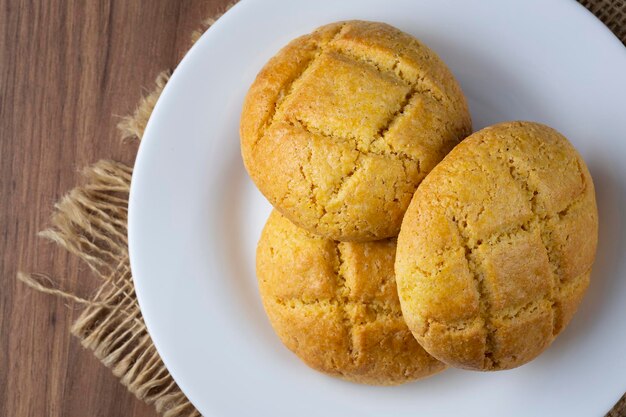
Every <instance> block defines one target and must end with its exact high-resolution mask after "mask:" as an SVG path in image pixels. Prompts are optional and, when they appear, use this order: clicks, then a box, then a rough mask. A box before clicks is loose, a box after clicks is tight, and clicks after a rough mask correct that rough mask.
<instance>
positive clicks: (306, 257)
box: [257, 210, 445, 385]
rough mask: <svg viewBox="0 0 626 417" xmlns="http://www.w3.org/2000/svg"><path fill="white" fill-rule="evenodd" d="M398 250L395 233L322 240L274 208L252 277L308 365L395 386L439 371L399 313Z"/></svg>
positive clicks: (279, 328)
mask: <svg viewBox="0 0 626 417" xmlns="http://www.w3.org/2000/svg"><path fill="white" fill-rule="evenodd" d="M395 250H396V243H395V239H386V240H380V241H376V242H368V243H350V242H335V241H332V240H328V239H323V238H321V237H317V236H315V235H312V234H311V233H309V232H307V231H305V230H303V229H300V228H299V227H297V226H295V225H294V224H293V223H291V222H290V221H289V220H287V219H286V218H285V217H284V216H282V215H281V214H280V213H278V212H277V211H276V210H274V211H273V212H272V214H271V215H270V218H269V219H268V221H267V224H266V225H265V228H264V230H263V233H262V235H261V239H260V241H259V245H258V248H257V276H258V281H259V290H260V292H261V297H262V299H263V305H264V306H265V311H266V312H267V315H268V317H269V319H270V322H271V324H272V326H273V327H274V330H275V331H276V333H277V334H278V336H279V337H280V339H281V340H282V342H283V343H284V344H285V346H287V348H289V349H290V350H291V351H293V352H294V353H295V354H296V355H298V357H300V359H302V360H303V361H304V362H305V363H306V364H307V365H309V366H310V367H312V368H313V369H316V370H318V371H321V372H324V373H327V374H329V375H333V376H337V377H341V378H344V379H346V380H350V381H354V382H360V383H364V384H375V385H396V384H401V383H404V382H407V381H411V380H414V379H418V378H424V377H427V376H429V375H432V374H434V373H437V372H439V371H441V370H443V369H444V368H445V366H444V365H443V364H442V363H441V362H439V361H437V360H435V359H434V358H433V357H432V356H430V355H429V354H428V353H426V352H425V351H424V349H422V348H421V347H420V346H419V344H418V343H417V341H416V340H415V338H414V337H413V335H412V334H411V332H410V331H409V329H408V328H407V326H406V324H405V322H404V320H403V318H402V312H401V310H400V304H399V301H398V295H397V291H396V283H395V280H394V272H393V264H394V257H395Z"/></svg>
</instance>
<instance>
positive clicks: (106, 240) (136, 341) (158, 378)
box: [18, 0, 626, 417]
mask: <svg viewBox="0 0 626 417" xmlns="http://www.w3.org/2000/svg"><path fill="white" fill-rule="evenodd" d="M580 3H581V4H583V5H584V6H585V7H587V8H588V9H589V10H590V11H591V12H593V13H594V14H595V15H596V16H597V17H598V18H600V19H601V20H602V21H603V22H604V23H605V24H606V25H607V26H608V27H609V28H610V29H611V30H612V31H613V32H614V33H615V34H616V35H617V36H618V37H619V38H620V40H621V41H622V42H623V43H624V44H626V0H596V1H592V0H581V1H580ZM227 8H228V7H227ZM215 19H217V16H214V17H212V18H209V19H207V20H206V21H204V22H203V23H202V26H201V27H200V29H199V30H198V31H196V32H194V33H193V35H192V41H194V42H195V40H197V39H198V37H199V36H200V34H202V32H204V30H206V29H207V28H208V27H209V26H210V25H211V24H212V23H213V22H214V21H215ZM168 78H169V73H168V72H163V73H162V74H160V75H159V76H158V78H157V80H156V86H155V87H154V90H153V91H152V93H150V94H149V95H147V96H146V97H145V98H143V99H142V100H141V102H140V103H139V105H138V106H137V109H136V110H135V112H134V114H133V115H131V116H128V117H126V118H124V120H123V121H122V122H121V123H120V125H119V127H120V130H121V133H122V137H124V138H126V139H128V138H135V139H141V136H142V135H143V131H144V129H145V127H146V124H147V122H148V118H149V117H150V114H151V113H152V109H153V108H154V105H155V103H156V101H157V99H158V98H159V95H160V94H161V91H162V90H163V88H164V87H165V84H166V83H167V80H168ZM83 176H84V179H83V181H82V184H81V185H79V186H78V187H76V188H75V189H73V190H72V191H70V192H69V193H68V194H67V195H66V196H65V197H64V198H63V199H62V200H61V201H60V202H59V203H57V204H56V206H55V212H54V214H53V216H52V219H51V227H50V228H49V229H48V230H46V231H44V232H42V233H41V236H42V237H44V238H46V239H50V240H52V241H53V242H55V243H57V244H58V245H60V246H61V247H63V248H65V249H66V250H68V251H69V252H71V253H73V254H74V255H76V256H78V257H79V258H81V259H82V260H83V261H84V262H85V263H86V264H87V265H88V266H89V268H90V269H91V270H92V271H93V274H94V275H95V276H96V277H97V278H98V279H100V281H101V285H100V287H99V289H98V291H97V292H96V293H95V295H94V296H93V297H91V298H90V299H88V300H86V299H82V298H80V297H77V296H74V295H71V294H67V293H65V292H63V291H61V290H58V289H55V287H54V286H53V285H52V284H51V283H50V282H49V281H48V278H47V277H46V276H45V275H40V274H23V273H20V274H19V276H18V278H19V279H20V280H21V281H23V282H25V283H26V284H28V285H30V286H32V287H34V288H35V289H38V290H40V291H43V292H47V293H51V294H55V295H59V296H63V297H67V298H70V299H72V300H74V301H77V302H80V303H82V304H84V305H85V308H84V310H83V311H82V313H81V315H80V316H79V317H78V319H77V320H76V322H74V323H73V325H72V328H71V332H72V334H73V335H75V336H76V337H78V338H79V339H80V341H81V343H82V345H83V346H84V347H86V348H88V349H90V350H91V351H92V352H93V353H94V355H95V356H96V357H97V358H98V359H99V360H100V361H102V363H104V365H106V366H107V367H109V368H110V369H111V370H112V372H113V373H114V374H115V376H117V377H118V378H119V379H120V381H121V382H122V384H124V385H125V386H126V387H127V388H128V390H129V391H131V392H132V393H133V394H135V395H136V396H137V397H138V398H139V399H141V400H143V401H145V402H147V403H149V404H154V406H155V408H156V410H157V412H159V413H161V414H162V415H163V416H166V417H188V416H189V417H190V416H199V415H200V413H199V412H198V411H197V410H196V409H195V408H194V407H193V405H192V404H191V403H190V402H189V400H188V399H187V398H186V397H185V395H184V394H183V393H182V391H181V390H180V389H179V388H178V386H177V385H176V383H175V382H174V380H173V379H172V377H171V376H170V374H169V372H168V371H167V369H166V368H165V366H164V364H163V362H162V361H161V358H160V357H159V355H158V353H157V351H156V349H155V347H154V345H153V344H152V341H151V339H150V336H149V335H148V332H147V330H146V326H145V324H144V321H143V319H142V316H141V312H140V310H139V305H138V303H137V298H136V295H135V289H134V287H133V282H132V277H131V272H130V265H129V260H128V240H127V237H126V236H127V215H128V197H129V191H130V180H131V176H132V168H131V167H128V166H125V165H123V164H120V163H117V162H113V161H106V160H103V161H99V162H97V163H96V164H94V165H92V166H90V167H88V168H86V169H85V170H84V171H83ZM606 415H607V416H608V417H626V394H625V395H624V396H623V397H622V398H621V399H620V400H619V401H618V403H617V404H616V405H615V406H614V407H613V409H611V410H610V411H609V412H608V413H607V414H606Z"/></svg>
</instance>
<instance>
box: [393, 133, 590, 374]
mask: <svg viewBox="0 0 626 417" xmlns="http://www.w3.org/2000/svg"><path fill="white" fill-rule="evenodd" d="M597 238H598V215H597V208H596V200H595V192H594V186H593V181H592V179H591V176H590V175H589V171H588V170H587V167H586V166H585V162H584V161H583V160H582V158H581V157H580V155H579V154H578V153H577V152H576V150H575V149H574V148H573V147H572V145H571V144H570V143H569V142H568V141H567V139H566V138H564V137H563V136H562V135H561V134H559V133H558V132H556V131H555V130H553V129H551V128H549V127H547V126H544V125H540V124H537V123H530V122H510V123H503V124H499V125H496V126H492V127H488V128H486V129H483V130H481V131H479V132H477V133H474V134H473V135H471V136H470V137H468V138H467V139H465V140H464V141H463V142H462V143H461V144H459V145H458V146H457V147H456V148H455V149H454V150H452V152H450V153H449V154H448V155H447V156H446V157H445V159H444V160H443V161H442V162H441V163H440V164H439V165H437V167H436V168H435V169H433V170H432V172H431V173H430V174H429V175H428V177H426V179H424V181H423V182H422V184H421V185H420V187H419V189H418V190H417V191H416V193H415V196H414V197H413V200H412V201H411V205H410V206H409V208H408V210H407V213H406V217H405V218H404V222H403V224H402V230H401V232H400V235H399V237H398V252H397V258H396V274H397V280H398V292H399V296H400V302H401V305H402V311H403V313H404V317H405V319H406V321H407V324H408V326H409V328H410V329H411V330H412V332H413V334H414V335H415V337H416V338H417V340H418V341H419V342H420V344H421V345H422V346H423V347H424V348H425V349H426V350H427V351H428V352H429V353H430V354H432V355H433V356H434V357H436V358H437V359H439V360H441V361H443V362H445V363H447V364H449V365H451V366H455V367H459V368H466V369H474V370H499V369H509V368H514V367H516V366H519V365H522V364H524V363H526V362H528V361H530V360H531V359H533V358H535V357H536V356H537V355H539V354H540V353H541V352H542V351H543V350H544V349H546V348H547V347H548V346H549V345H550V343H551V342H552V341H553V340H554V338H555V337H556V336H557V335H558V334H559V333H560V332H561V331H562V330H563V328H564V327H565V326H566V325H567V323H568V322H569V321H570V319H571V318H572V316H573V314H574V313H575V311H576V309H577V307H578V305H579V303H580V301H581V299H582V298H583V295H584V294H585V291H586V289H587V286H588V284H589V276H590V273H591V265H592V263H593V261H594V257H595V252H596V245H597Z"/></svg>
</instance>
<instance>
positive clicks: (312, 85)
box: [240, 21, 471, 241]
mask: <svg viewBox="0 0 626 417" xmlns="http://www.w3.org/2000/svg"><path fill="white" fill-rule="evenodd" d="M470 132H471V121H470V115H469V112H468V109H467V105H466V103H465V98H464V97H463V94H462V92H461V89H460V88H459V85H458V84H457V82H456V80H455V79H454V77H453V76H452V74H451V73H450V71H449V70H448V68H447V67H446V66H445V64H444V63H443V62H442V61H441V60H440V59H439V58H438V57H437V55H435V53H434V52H432V51H431V50H430V49H428V48H427V47H426V46H424V45H423V44H421V43H420V42H419V41H417V40H416V39H415V38H413V37H412V36H410V35H407V34H406V33H403V32H401V31H399V30H398V29H396V28H393V27H391V26H389V25H386V24H384V23H375V22H362V21H350V22H339V23H334V24H330V25H327V26H323V27H321V28H319V29H318V30H316V31H315V32H313V33H311V34H309V35H305V36H303V37H300V38H298V39H295V40H294V41H292V42H291V43H289V44H288V45H287V46H286V47H284V48H283V49H282V50H281V51H280V52H279V53H278V54H277V55H276V56H274V57H273V58H272V59H271V60H270V61H269V62H268V63H267V64H266V65H265V67H264V68H263V69H262V70H261V72H260V73H259V74H258V76H257V78H256V80H255V81H254V83H253V84H252V86H251V87H250V90H249V91H248V95H247V97H246V99H245V103H244V106H243V112H242V115H241V126H240V133H241V151H242V155H243V160H244V163H245V166H246V169H247V170H248V172H249V174H250V176H251V177H252V179H253V181H254V182H255V183H256V185H257V186H258V187H259V189H260V190H261V192H262V193H263V194H264V195H265V196H266V197H267V199H268V200H269V201H270V202H271V203H272V205H273V206H274V207H275V208H276V209H278V210H279V211H280V212H281V213H282V214H283V215H285V216H286V217H287V218H289V219H290V220H291V221H293V222H294V223H296V224H297V225H298V226H300V227H302V228H304V229H307V230H309V231H311V232H314V233H316V234H319V235H321V236H323V237H327V238H331V239H334V240H342V241H366V240H375V239H382V238H386V237H393V236H396V235H397V234H398V231H399V230H400V223H401V221H402V216H403V215H404V212H405V210H406V208H407V206H408V205H409V202H410V200H411V197H412V195H413V193H414V192H415V189H416V188H417V185H418V184H419V183H420V181H421V180H422V178H424V176H426V174H427V173H428V172H429V171H430V170H431V169H432V168H433V167H434V166H435V165H436V164H437V163H438V162H439V161H440V160H441V159H442V158H443V157H444V156H445V154H446V153H447V152H448V151H449V150H450V149H452V147H454V145H456V144H457V143H458V141H459V140H461V139H463V138H464V137H465V136H467V135H468V134H469V133H470Z"/></svg>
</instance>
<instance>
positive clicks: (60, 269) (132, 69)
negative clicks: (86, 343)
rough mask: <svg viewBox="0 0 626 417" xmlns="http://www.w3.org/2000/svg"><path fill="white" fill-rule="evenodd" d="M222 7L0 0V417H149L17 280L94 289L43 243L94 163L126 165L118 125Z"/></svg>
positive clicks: (184, 0)
mask: <svg viewBox="0 0 626 417" xmlns="http://www.w3.org/2000/svg"><path fill="white" fill-rule="evenodd" d="M226 2H227V1H225V0H179V1H176V0H134V1H125V0H102V1H97V2H84V1H77V0H76V1H71V0H68V1H60V0H53V1H32V0H31V1H29V0H19V1H16V0H0V263H1V264H0V274H1V275H0V277H1V279H2V281H1V284H2V286H1V287H0V415H1V416H20V417H21V416H68V417H72V416H81V417H82V416H92V415H95V416H122V415H125V416H131V415H132V416H154V415H155V414H156V413H155V412H154V410H153V409H152V407H149V406H147V405H145V404H143V403H141V402H140V401H138V400H136V399H135V398H134V397H133V396H132V395H131V394H129V393H128V392H127V391H126V390H125V388H124V387H123V386H122V385H121V384H119V382H118V381H117V380H116V378H115V377H113V375H112V374H111V372H110V371H109V370H108V369H106V368H104V366H102V365H101V364H100V363H99V362H98V361H97V360H96V359H95V357H93V356H92V354H91V353H90V352H89V351H87V350H84V349H82V347H81V346H80V344H79V343H78V341H77V340H76V339H75V338H74V337H72V336H70V334H69V326H70V324H71V322H72V321H73V319H74V318H75V317H77V315H78V311H79V308H78V307H72V308H68V306H67V305H66V303H65V302H64V301H62V300H59V299H56V298H54V297H50V296H46V295H41V294H37V293H36V292H34V291H32V290H30V289H28V288H26V287H25V286H24V285H22V284H21V283H19V282H17V281H16V279H15V275H16V272H17V270H18V269H23V270H26V271H41V272H47V273H49V274H50V275H52V276H55V277H66V278H67V279H66V280H64V285H65V289H67V290H70V291H72V292H75V293H78V294H82V295H85V296H87V295H89V294H90V292H91V291H93V290H94V288H95V287H96V285H97V282H94V280H93V278H92V277H91V275H90V273H89V271H87V270H86V269H85V268H84V267H83V266H82V265H80V263H79V262H78V261H77V260H76V259H74V258H73V257H71V256H69V255H67V254H66V253H65V252H64V251H62V250H59V249H58V248H56V247H55V246H54V245H52V244H49V243H44V242H42V241H41V240H40V239H38V238H37V237H36V233H37V232H38V231H39V230H42V229H44V228H45V227H46V225H47V222H48V218H49V216H50V213H51V212H52V206H53V204H54V202H55V201H57V200H58V199H59V198H60V197H61V196H62V195H63V194H64V193H65V192H67V191H68V190H69V189H71V188H72V187H73V186H74V185H75V184H76V182H77V180H78V178H79V175H78V172H77V171H78V169H79V168H81V167H83V166H85V165H88V164H90V163H92V162H95V161H97V160H98V159H101V158H112V159H115V160H119V161H123V162H126V163H132V162H133V159H134V156H135V152H136V144H123V143H122V142H121V141H120V140H119V136H118V134H117V132H116V131H115V125H116V124H117V121H118V118H117V117H116V116H114V115H125V114H127V113H129V112H130V111H132V109H133V108H134V105H135V104H136V102H137V100H138V99H139V97H140V96H141V94H142V93H143V92H145V91H146V88H150V87H151V85H152V81H153V80H154V78H155V77H156V75H157V74H158V73H159V72H160V71H161V70H163V69H165V68H172V67H174V66H175V64H176V63H177V62H178V61H179V59H180V58H181V57H182V55H183V54H184V52H185V51H186V49H187V47H188V46H189V36H190V34H191V32H192V31H193V30H194V29H195V28H197V27H198V26H199V24H200V21H201V20H202V19H203V18H204V17H206V16H209V15H211V14H212V13H214V12H215V11H216V10H217V9H219V8H221V7H222V6H223V5H224V4H225V3H226Z"/></svg>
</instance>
